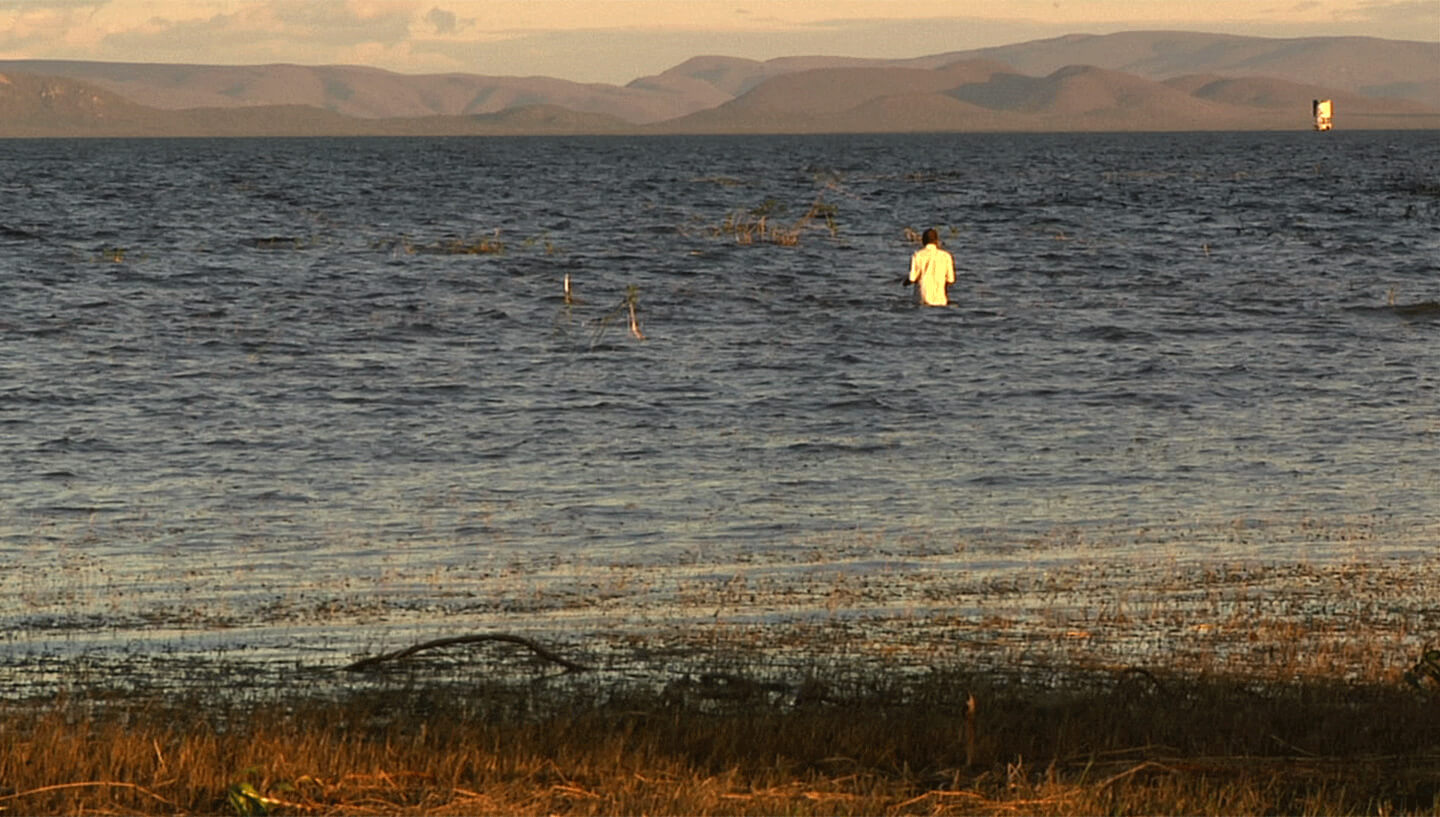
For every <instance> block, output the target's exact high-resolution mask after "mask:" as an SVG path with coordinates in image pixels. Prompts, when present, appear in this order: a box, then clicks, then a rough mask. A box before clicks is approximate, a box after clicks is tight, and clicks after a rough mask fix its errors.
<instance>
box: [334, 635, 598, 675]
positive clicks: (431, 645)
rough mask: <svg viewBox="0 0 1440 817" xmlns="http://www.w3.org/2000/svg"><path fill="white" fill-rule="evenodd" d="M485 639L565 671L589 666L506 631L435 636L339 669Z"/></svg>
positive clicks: (351, 669)
mask: <svg viewBox="0 0 1440 817" xmlns="http://www.w3.org/2000/svg"><path fill="white" fill-rule="evenodd" d="M486 641H502V642H505V643H506V644H519V645H520V646H522V647H525V648H526V649H528V650H530V651H531V652H533V653H535V654H536V655H538V656H540V657H541V658H544V659H545V660H546V661H549V662H551V663H552V664H559V665H560V666H562V667H564V668H565V670H566V671H567V672H585V671H586V670H588V669H590V667H588V666H586V665H585V664H581V663H578V662H575V661H571V660H570V659H568V658H566V657H564V656H562V655H557V654H556V653H554V652H551V651H550V650H548V649H546V648H545V647H542V646H541V645H539V644H537V643H535V642H534V641H531V640H530V639H528V638H525V637H523V636H518V635H509V634H507V633H482V634H479V635H457V636H452V637H450V638H437V639H435V640H433V641H426V642H423V643H420V644H416V645H414V646H413V647H406V648H405V649H403V650H396V651H395V652H387V653H384V654H383V655H372V656H370V657H369V658H362V659H360V660H359V661H356V662H355V663H353V664H349V665H347V666H344V667H341V669H343V670H346V671H349V672H360V671H363V670H368V669H373V668H374V667H376V666H377V665H379V664H383V663H385V662H386V661H398V660H400V659H401V658H408V657H410V656H412V655H414V654H416V653H418V652H423V651H425V650H435V649H440V648H441V647H453V646H456V645H459V644H480V643H483V642H486Z"/></svg>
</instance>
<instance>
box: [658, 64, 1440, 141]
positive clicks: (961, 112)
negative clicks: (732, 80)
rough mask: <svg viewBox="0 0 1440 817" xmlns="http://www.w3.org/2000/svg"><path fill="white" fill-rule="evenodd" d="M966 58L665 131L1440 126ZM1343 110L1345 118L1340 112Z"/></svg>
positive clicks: (1353, 105) (1250, 90) (1391, 110)
mask: <svg viewBox="0 0 1440 817" xmlns="http://www.w3.org/2000/svg"><path fill="white" fill-rule="evenodd" d="M1003 68H1004V67H1003V66H1002V65H1000V64H999V63H994V62H986V61H966V62H962V63H956V64H955V65H952V66H946V67H945V68H940V69H930V70H921V69H914V68H909V69H906V68H835V69H818V70H813V71H805V72H801V73H797V74H786V75H783V76H780V77H777V78H775V79H771V80H767V81H765V82H762V83H760V84H759V85H757V86H755V87H754V88H753V89H751V90H750V91H748V92H746V93H744V94H742V95H741V96H740V97H738V98H736V99H734V100H731V101H730V102H727V103H725V104H723V105H720V106H718V107H716V108H714V109H712V110H708V111H701V112H698V113H695V114H691V115H689V116H685V117H681V118H680V119H676V120H673V121H670V122H666V123H663V127H664V128H665V129H666V130H669V131H680V132H695V133H706V132H720V133H746V132H754V131H771V132H793V133H806V132H825V131H849V132H877V131H981V130H989V131H996V130H1004V131H1066V130H1071V131H1075V130H1089V131H1114V130H1271V129H1304V128H1307V127H1309V125H1310V102H1311V100H1312V99H1315V98H1318V97H1331V98H1334V99H1335V101H1336V106H1337V111H1338V112H1341V113H1343V116H1342V117H1341V121H1342V122H1343V121H1345V117H1348V118H1349V121H1351V122H1354V123H1356V125H1355V127H1364V128H1409V127H1429V128H1440V111H1435V110H1430V109H1427V108H1425V107H1424V106H1422V105H1419V104H1418V103H1414V102H1408V101H1397V100H1375V99H1369V98H1366V97H1362V96H1360V95H1358V94H1350V93H1345V92H1332V91H1331V89H1326V88H1321V87H1318V86H1313V85H1300V84H1297V83H1291V82H1286V81H1284V80H1276V79H1264V78H1249V79H1229V78H1225V77H1216V76H1214V75H1208V76H1197V77H1184V78H1177V79H1174V80H1170V81H1169V82H1156V81H1153V80H1147V79H1142V78H1140V77H1137V76H1134V75H1131V74H1126V73H1123V72H1120V71H1110V70H1106V69H1102V68H1096V67H1094V66H1067V67H1064V68H1061V69H1059V70H1057V71H1054V72H1053V73H1051V74H1048V75H1046V76H1039V77H1036V76H1027V75H1024V74H1019V73H1015V72H1014V71H1008V70H1003ZM1345 112H1348V113H1345Z"/></svg>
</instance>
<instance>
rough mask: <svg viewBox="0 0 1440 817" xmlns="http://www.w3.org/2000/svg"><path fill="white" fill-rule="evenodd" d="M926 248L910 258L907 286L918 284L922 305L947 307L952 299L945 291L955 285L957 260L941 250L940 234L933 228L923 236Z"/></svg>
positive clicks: (905, 282) (917, 251)
mask: <svg viewBox="0 0 1440 817" xmlns="http://www.w3.org/2000/svg"><path fill="white" fill-rule="evenodd" d="M921 240H922V241H924V242H925V247H924V248H923V249H919V250H916V251H915V254H914V255H912V256H910V277H909V278H907V279H905V281H904V282H903V283H904V284H905V285H906V286H909V285H911V284H915V283H918V284H919V285H920V286H919V290H920V303H922V304H925V305H926V306H947V305H948V304H949V303H950V298H949V296H948V295H947V294H946V292H945V290H946V288H948V287H949V286H950V285H951V284H953V283H955V259H954V257H952V256H951V255H950V253H948V252H946V251H944V250H942V249H940V234H939V233H937V232H935V228H934V227H931V228H930V229H928V230H926V231H925V234H924V235H923V236H921Z"/></svg>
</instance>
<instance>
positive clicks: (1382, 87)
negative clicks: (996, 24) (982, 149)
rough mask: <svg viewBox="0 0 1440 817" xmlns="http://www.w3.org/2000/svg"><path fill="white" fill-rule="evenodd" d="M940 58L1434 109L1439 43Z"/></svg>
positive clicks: (1179, 40)
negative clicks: (1264, 87) (1316, 92)
mask: <svg viewBox="0 0 1440 817" xmlns="http://www.w3.org/2000/svg"><path fill="white" fill-rule="evenodd" d="M1433 33H1434V32H1431V34H1433ZM941 56H948V57H951V58H954V59H975V58H985V59H993V60H999V61H1000V62H1003V63H1006V64H1008V65H1011V66H1014V67H1015V69H1016V70H1017V71H1019V72H1021V73H1023V74H1033V75H1043V74H1049V73H1051V72H1053V71H1055V70H1058V69H1060V68H1062V67H1064V66H1067V65H1093V66H1096V67H1098V68H1109V69H1112V70H1116V71H1123V72H1125V73H1127V74H1134V75H1135V76H1138V77H1143V78H1146V79H1160V80H1164V79H1171V78H1173V77H1178V76H1183V75H1186V74H1214V75H1216V76H1224V77H1254V76H1260V77H1271V78H1274V79H1284V80H1290V81H1292V82H1303V83H1313V84H1315V85H1319V86H1324V87H1326V88H1331V89H1335V90H1340V91H1351V92H1354V93H1357V94H1361V95H1364V96H1375V97H1401V98H1408V99H1412V100H1414V101H1416V102H1420V103H1422V104H1425V105H1428V106H1430V107H1432V108H1440V43H1426V42H1415V41H1403V40H1382V39H1377V38H1374V37H1306V38H1299V39H1271V38H1264V37H1241V36H1235V35H1229V34H1202V33H1196V32H1183V31H1130V32H1123V33H1119V34H1105V35H1089V34H1072V35H1069V36H1065V37H1058V38H1055V39H1051V40H1036V41H1032V42H1026V43H1018V44H1015V45H1006V46H1000V47H997V48H982V49H976V50H972V51H958V52H954V53H953V54H949V55H941Z"/></svg>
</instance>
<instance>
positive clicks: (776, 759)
mask: <svg viewBox="0 0 1440 817" xmlns="http://www.w3.org/2000/svg"><path fill="white" fill-rule="evenodd" d="M1427 683H1428V682H1427ZM1431 686H1433V685H1429V686H1427V687H1426V688H1422V689H1419V690H1417V689H1414V688H1411V687H1409V686H1406V685H1403V684H1401V685H1377V684H1363V685H1361V684H1344V683H1337V682H1330V681H1325V680H1308V681H1296V682H1292V683H1267V684H1263V685H1262V684H1256V683H1255V682H1253V681H1250V680H1247V679H1242V678H1233V677H1218V676H1216V677H1206V676H1187V677H1180V676H1177V677H1159V676H1157V675H1155V674H1153V673H1151V672H1148V671H1143V670H1130V671H1124V672H1119V673H1105V674H1096V675H1090V676H1087V677H1070V678H1068V679H1066V680H1061V679H1058V678H1052V679H1050V681H1049V682H1047V683H1043V684H1041V683H1035V682H1034V680H1033V679H1029V678H1025V677H1021V676H1012V677H1001V676H997V675H994V674H983V675H982V674H970V673H967V672H963V671H959V670H955V671H936V672H932V673H930V674H928V675H926V676H924V677H921V678H918V679H914V680H909V681H902V680H899V679H897V678H890V677H875V676H873V675H871V676H866V675H861V674H853V673H844V672H838V671H837V672H834V673H832V674H830V675H817V676H812V677H811V678H809V679H808V680H807V681H806V682H805V683H803V684H800V685H798V686H794V687H792V686H787V685H784V684H777V683H773V682H765V681H763V680H761V679H758V678H752V677H750V676H747V675H744V674H720V673H717V674H714V675H711V676H707V677H693V678H690V679H688V680H683V681H681V682H677V683H672V684H669V685H668V686H666V688H664V689H657V688H653V687H643V686H637V685H634V684H633V683H625V682H620V681H616V680H613V679H612V680H608V681H601V680H585V676H564V677H563V678H557V677H551V678H550V679H549V680H547V681H544V682H533V681H532V682H525V683H515V684H501V683H476V684H460V685H451V686H444V687H442V686H437V685H412V686H398V685H396V686H385V685H383V684H382V685H381V687H380V688H378V689H375V688H372V689H370V690H368V691H357V692H354V693H351V694H348V695H345V696H342V697H339V698H320V697H312V698H297V699H289V700H280V699H276V700H270V701H264V702H259V703H256V702H251V703H248V704H242V703H235V702H228V701H227V700H226V698H225V696H224V695H223V694H222V693H221V692H219V691H217V692H215V693H214V694H211V695H203V694H197V695H196V697H194V698H193V699H187V700H164V701H161V700H151V701H136V700H127V699H118V700H103V699H91V700H85V701H81V700H69V701H57V702H54V703H51V704H48V705H43V706H25V707H19V708H15V709H12V710H11V711H8V712H6V713H3V714H0V810H4V811H5V812H7V813H15V814H81V813H92V814H99V813H104V814H132V813H140V814H235V813H241V814H251V813H261V812H262V811H268V812H270V813H273V814H475V813H484V814H556V813H564V814H642V813H643V814H727V815H728V814H736V815H748V814H817V815H823V814H1077V813H1078V814H1101V813H1104V814H1242V813H1243V814H1265V813H1270V814H1359V813H1370V814H1374V813H1381V814H1401V813H1412V814H1433V813H1435V812H1436V810H1437V809H1440V717H1437V706H1440V701H1437V700H1436V698H1435V697H1434V696H1433V689H1431V688H1430V687H1431ZM972 695H973V696H974V698H975V700H976V701H977V702H978V705H977V708H976V713H975V717H974V720H973V727H971V726H969V725H968V724H969V723H970V721H969V720H968V718H967V701H968V700H969V698H970V696H972Z"/></svg>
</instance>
